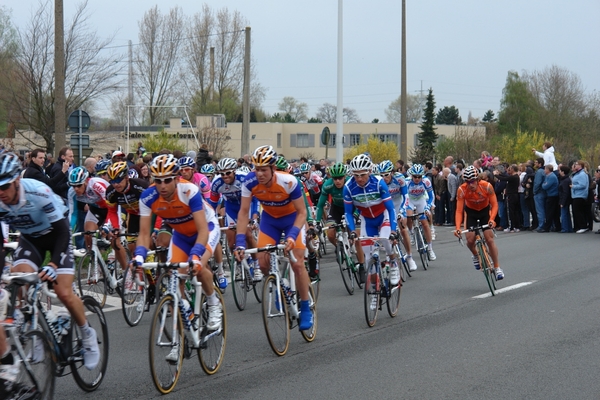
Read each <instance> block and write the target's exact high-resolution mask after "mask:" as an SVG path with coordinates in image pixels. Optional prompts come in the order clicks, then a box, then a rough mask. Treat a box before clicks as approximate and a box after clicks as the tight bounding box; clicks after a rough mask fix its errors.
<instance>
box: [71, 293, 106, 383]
mask: <svg viewBox="0 0 600 400" xmlns="http://www.w3.org/2000/svg"><path fill="white" fill-rule="evenodd" d="M81 301H82V302H83V307H84V309H85V315H86V317H87V322H88V324H89V325H90V327H91V328H92V329H94V331H96V342H97V343H98V351H99V353H100V360H99V361H98V364H97V365H96V367H95V368H94V369H92V370H88V369H87V368H86V367H85V366H84V365H83V356H84V352H85V349H84V345H83V335H82V333H81V330H80V328H79V327H73V328H72V329H73V335H74V340H73V360H72V361H71V372H73V378H75V382H77V384H78V385H79V387H80V388H81V389H83V390H85V391H86V392H92V391H94V390H96V389H98V386H100V383H102V380H103V379H104V376H105V375H106V366H107V365H108V326H107V325H106V318H105V317H104V313H103V312H102V308H101V307H100V304H98V302H97V301H96V299H94V298H93V297H90V296H85V297H82V298H81ZM71 324H74V321H71ZM75 325H77V324H75Z"/></svg>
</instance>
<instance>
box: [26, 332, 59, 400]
mask: <svg viewBox="0 0 600 400" xmlns="http://www.w3.org/2000/svg"><path fill="white" fill-rule="evenodd" d="M17 340H19V339H17ZM20 340H21V344H22V346H23V353H24V354H23V355H24V358H23V362H22V363H21V365H20V370H19V376H20V379H19V382H20V383H22V384H24V385H25V386H29V387H35V388H36V389H37V392H38V393H39V395H40V397H39V398H40V399H52V396H53V394H54V384H55V377H54V368H55V367H54V354H53V353H52V350H51V349H50V343H48V339H47V338H46V336H45V335H44V334H43V333H42V332H41V331H37V330H35V331H29V332H26V333H25V334H23V335H22V336H21V337H20ZM20 356H21V355H20Z"/></svg>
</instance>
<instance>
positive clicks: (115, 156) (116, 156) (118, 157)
mask: <svg viewBox="0 0 600 400" xmlns="http://www.w3.org/2000/svg"><path fill="white" fill-rule="evenodd" d="M110 160H111V162H112V163H116V162H119V161H126V156H125V153H123V152H122V151H121V150H115V151H114V152H113V153H112V156H111V158H110Z"/></svg>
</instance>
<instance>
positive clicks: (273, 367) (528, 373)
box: [55, 227, 600, 400]
mask: <svg viewBox="0 0 600 400" xmlns="http://www.w3.org/2000/svg"><path fill="white" fill-rule="evenodd" d="M437 231H438V235H437V240H436V241H435V242H434V250H435V252H436V254H437V261H433V262H431V264H430V268H429V270H427V271H423V270H422V269H421V267H420V265H419V270H417V271H416V272H414V273H413V276H412V278H408V281H407V282H406V283H405V284H404V286H403V288H402V295H401V300H400V311H399V314H398V316H397V317H396V318H390V317H389V315H388V314H387V310H386V309H385V307H384V309H383V311H382V312H380V314H379V318H378V320H377V323H376V325H375V327H373V328H369V327H368V326H367V324H366V322H365V316H364V305H363V302H364V300H363V292H362V291H360V290H358V291H357V292H356V293H355V294H354V295H353V296H350V295H348V293H347V292H346V290H345V288H344V286H343V283H342V279H341V276H340V273H339V270H338V267H337V264H336V263H335V262H334V259H333V256H332V254H331V250H332V247H331V246H329V248H328V249H329V253H328V254H327V255H326V256H325V258H324V259H323V260H322V263H321V277H322V282H321V292H320V296H319V302H318V328H317V338H316V339H315V341H314V342H312V343H306V342H305V341H304V340H303V339H302V337H301V335H300V333H299V332H297V331H293V332H292V339H291V343H290V347H289V351H288V353H287V354H286V355H285V356H283V357H278V356H276V355H275V354H274V353H273V352H272V350H271V348H270V347H269V344H268V342H267V340H266V336H265V332H264V328H263V325H262V317H261V311H260V306H259V304H258V303H257V302H256V300H255V299H254V297H253V296H252V294H251V293H250V294H249V295H248V304H247V306H246V310H244V311H242V312H240V311H238V310H237V308H236V307H235V304H234V302H233V297H232V294H231V291H230V288H228V291H227V293H226V295H225V298H226V310H227V322H228V336H227V348H226V353H225V360H224V363H223V365H222V366H221V369H220V370H219V371H218V372H217V373H216V374H215V375H213V376H207V375H205V374H204V373H203V372H202V369H201V367H200V365H199V362H198V359H197V357H195V356H194V357H192V358H191V359H189V360H185V361H184V366H183V373H182V376H181V377H180V379H179V382H178V384H177V386H176V387H175V390H174V391H173V392H172V393H171V394H170V395H167V396H166V397H170V398H176V399H179V398H186V399H195V398H209V399H257V398H260V399H276V398H277V399H281V398H290V399H299V398H311V399H328V400H333V399H358V398H361V399H365V398H376V397H377V398H385V399H395V398H398V399H598V398H600V379H598V366H599V361H598V360H600V318H599V317H600V289H599V288H600V259H599V257H598V253H597V251H598V250H597V249H598V243H599V242H600V235H594V234H593V233H586V234H559V233H543V234H539V233H531V232H521V233H512V234H510V233H503V232H502V233H498V237H497V239H496V240H497V243H498V247H499V249H500V262H501V267H502V268H503V270H504V272H505V276H506V277H505V279H504V280H503V281H500V282H498V286H499V288H501V289H504V290H503V291H502V293H499V294H497V295H496V296H495V297H491V296H488V295H487V294H489V291H488V289H487V284H486V282H485V279H484V276H483V274H482V273H481V272H479V271H476V270H475V269H474V268H473V265H472V262H471V259H470V253H469V251H468V250H467V248H466V247H462V246H460V245H459V244H458V242H457V241H456V239H455V238H454V237H453V236H452V233H451V228H449V227H438V228H437ZM417 264H418V262H417ZM115 300H116V299H115ZM115 304H118V303H117V302H116V301H115ZM153 309H154V308H153ZM153 309H152V310H153ZM105 312H106V316H107V320H108V324H109V332H110V356H109V364H108V369H107V373H106V377H105V379H104V381H103V382H102V385H101V386H100V388H99V389H98V390H97V391H96V392H93V393H87V394H86V393H84V392H82V391H81V390H80V389H79V388H78V387H77V385H76V384H75V382H74V380H73V379H72V377H71V376H66V377H63V378H60V379H58V380H57V389H56V393H55V398H57V399H67V398H86V399H149V398H159V397H163V396H161V395H160V394H159V393H158V391H157V390H156V389H155V388H154V385H153V383H152V380H151V377H150V369H149V362H148V336H149V329H150V321H151V314H149V313H146V314H145V315H144V318H143V320H142V321H141V323H140V325H138V326H137V327H134V328H131V327H129V326H128V325H127V324H126V323H125V321H124V319H123V316H122V314H121V310H120V306H118V307H112V306H110V305H107V306H106V307H105Z"/></svg>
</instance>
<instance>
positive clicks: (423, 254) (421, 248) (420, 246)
mask: <svg viewBox="0 0 600 400" xmlns="http://www.w3.org/2000/svg"><path fill="white" fill-rule="evenodd" d="M415 243H416V245H417V251H418V252H419V256H420V258H421V265H423V269H424V270H425V271H427V267H429V258H428V256H427V249H426V248H425V243H423V236H421V233H420V232H415Z"/></svg>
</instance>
